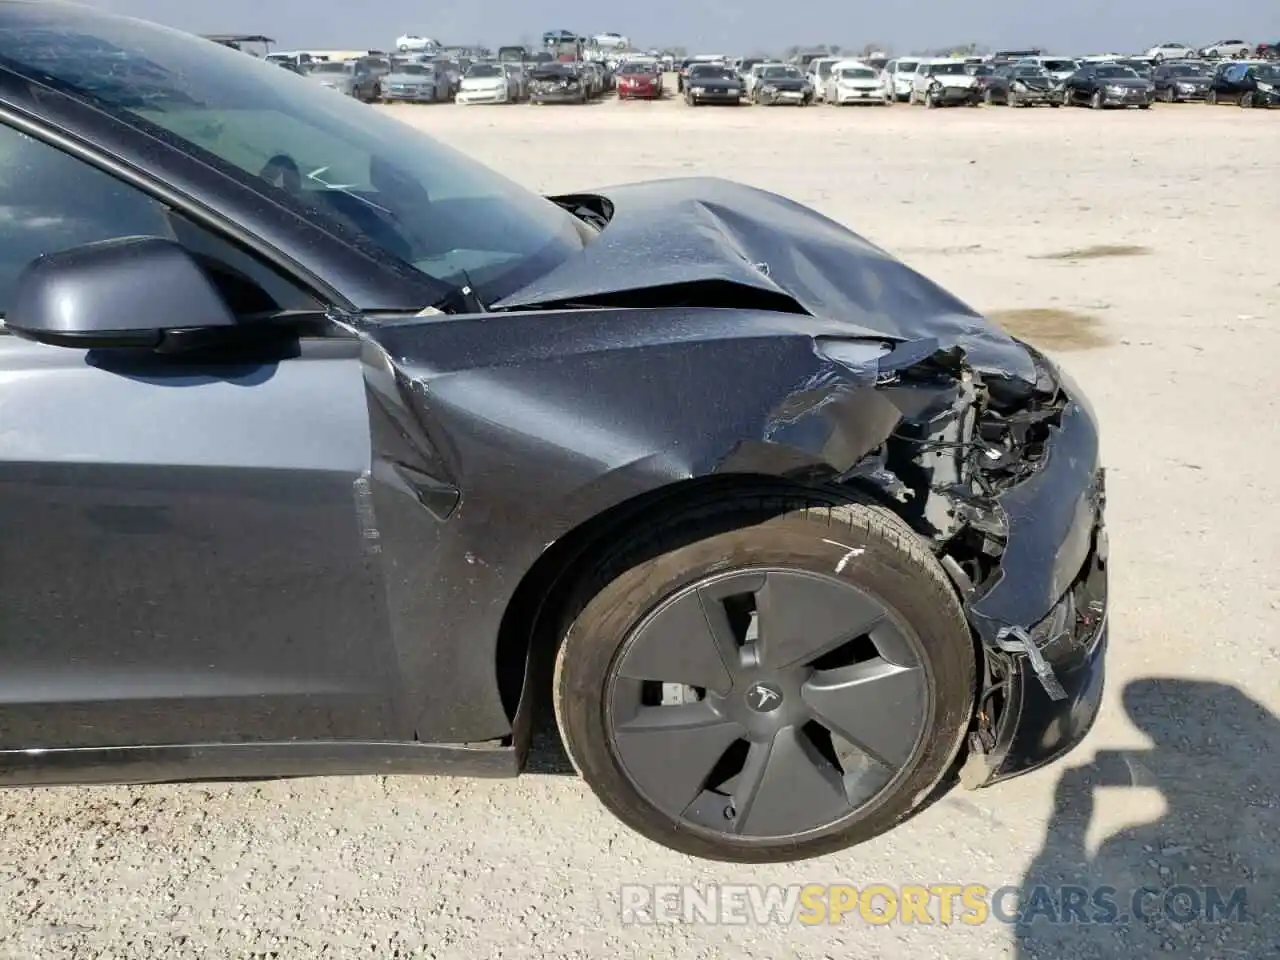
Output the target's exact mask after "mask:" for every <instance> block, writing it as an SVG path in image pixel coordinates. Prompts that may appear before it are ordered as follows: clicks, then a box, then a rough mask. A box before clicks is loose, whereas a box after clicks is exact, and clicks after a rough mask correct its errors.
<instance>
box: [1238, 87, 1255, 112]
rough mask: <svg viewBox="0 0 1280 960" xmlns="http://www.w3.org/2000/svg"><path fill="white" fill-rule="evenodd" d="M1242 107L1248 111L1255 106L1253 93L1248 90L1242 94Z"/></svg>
mask: <svg viewBox="0 0 1280 960" xmlns="http://www.w3.org/2000/svg"><path fill="white" fill-rule="evenodd" d="M1240 106H1241V108H1242V109H1244V110H1248V109H1250V108H1251V107H1252V106H1253V91H1252V90H1246V91H1245V92H1244V93H1242V94H1240Z"/></svg>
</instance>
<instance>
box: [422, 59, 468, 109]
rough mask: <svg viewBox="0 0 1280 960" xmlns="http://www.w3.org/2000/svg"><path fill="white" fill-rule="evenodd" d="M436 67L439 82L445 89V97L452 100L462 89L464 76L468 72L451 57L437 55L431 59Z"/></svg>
mask: <svg viewBox="0 0 1280 960" xmlns="http://www.w3.org/2000/svg"><path fill="white" fill-rule="evenodd" d="M429 62H430V63H431V65H432V66H433V67H434V68H435V71H436V77H437V78H438V80H437V82H438V83H439V84H440V85H441V86H443V87H444V89H445V91H446V92H445V98H446V99H449V100H452V99H453V98H454V97H456V96H457V95H458V91H459V90H461V89H462V77H463V74H464V73H465V72H466V71H464V70H463V69H462V65H461V63H460V62H459V61H458V60H456V59H454V58H451V57H436V58H435V59H433V60H431V61H429Z"/></svg>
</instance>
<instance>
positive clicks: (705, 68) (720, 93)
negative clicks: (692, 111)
mask: <svg viewBox="0 0 1280 960" xmlns="http://www.w3.org/2000/svg"><path fill="white" fill-rule="evenodd" d="M685 80H686V83H685V85H684V102H685V103H687V104H688V105H689V106H691V107H698V106H701V105H702V104H704V103H721V104H729V105H732V106H735V107H736V106H738V105H739V104H740V103H742V79H741V78H740V77H739V76H738V74H737V72H736V71H735V70H734V69H733V68H732V67H728V66H722V65H720V64H714V63H697V64H694V65H693V66H692V67H690V68H689V75H688V76H687V77H686V78H685Z"/></svg>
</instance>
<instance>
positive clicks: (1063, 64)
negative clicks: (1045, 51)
mask: <svg viewBox="0 0 1280 960" xmlns="http://www.w3.org/2000/svg"><path fill="white" fill-rule="evenodd" d="M1040 66H1042V67H1044V68H1045V69H1046V70H1048V71H1049V72H1050V73H1075V72H1076V70H1078V69H1079V68H1080V64H1078V63H1076V62H1075V61H1074V60H1042V61H1040Z"/></svg>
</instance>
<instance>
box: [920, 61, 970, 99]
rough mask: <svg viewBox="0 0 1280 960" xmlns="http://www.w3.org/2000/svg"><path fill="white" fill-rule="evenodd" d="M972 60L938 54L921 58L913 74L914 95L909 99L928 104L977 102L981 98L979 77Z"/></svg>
mask: <svg viewBox="0 0 1280 960" xmlns="http://www.w3.org/2000/svg"><path fill="white" fill-rule="evenodd" d="M968 67H969V64H968V63H967V62H966V61H965V60H964V59H962V58H957V57H938V58H937V59H932V60H921V61H920V63H919V64H917V65H916V72H915V73H914V74H912V75H911V95H910V99H909V101H908V102H910V103H913V104H917V103H919V104H924V105H925V106H926V107H943V106H954V105H957V104H968V105H970V106H977V105H978V104H979V103H980V102H981V101H980V100H979V99H978V93H977V82H978V80H977V77H975V76H974V75H973V74H971V73H970V72H969V69H968Z"/></svg>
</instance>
